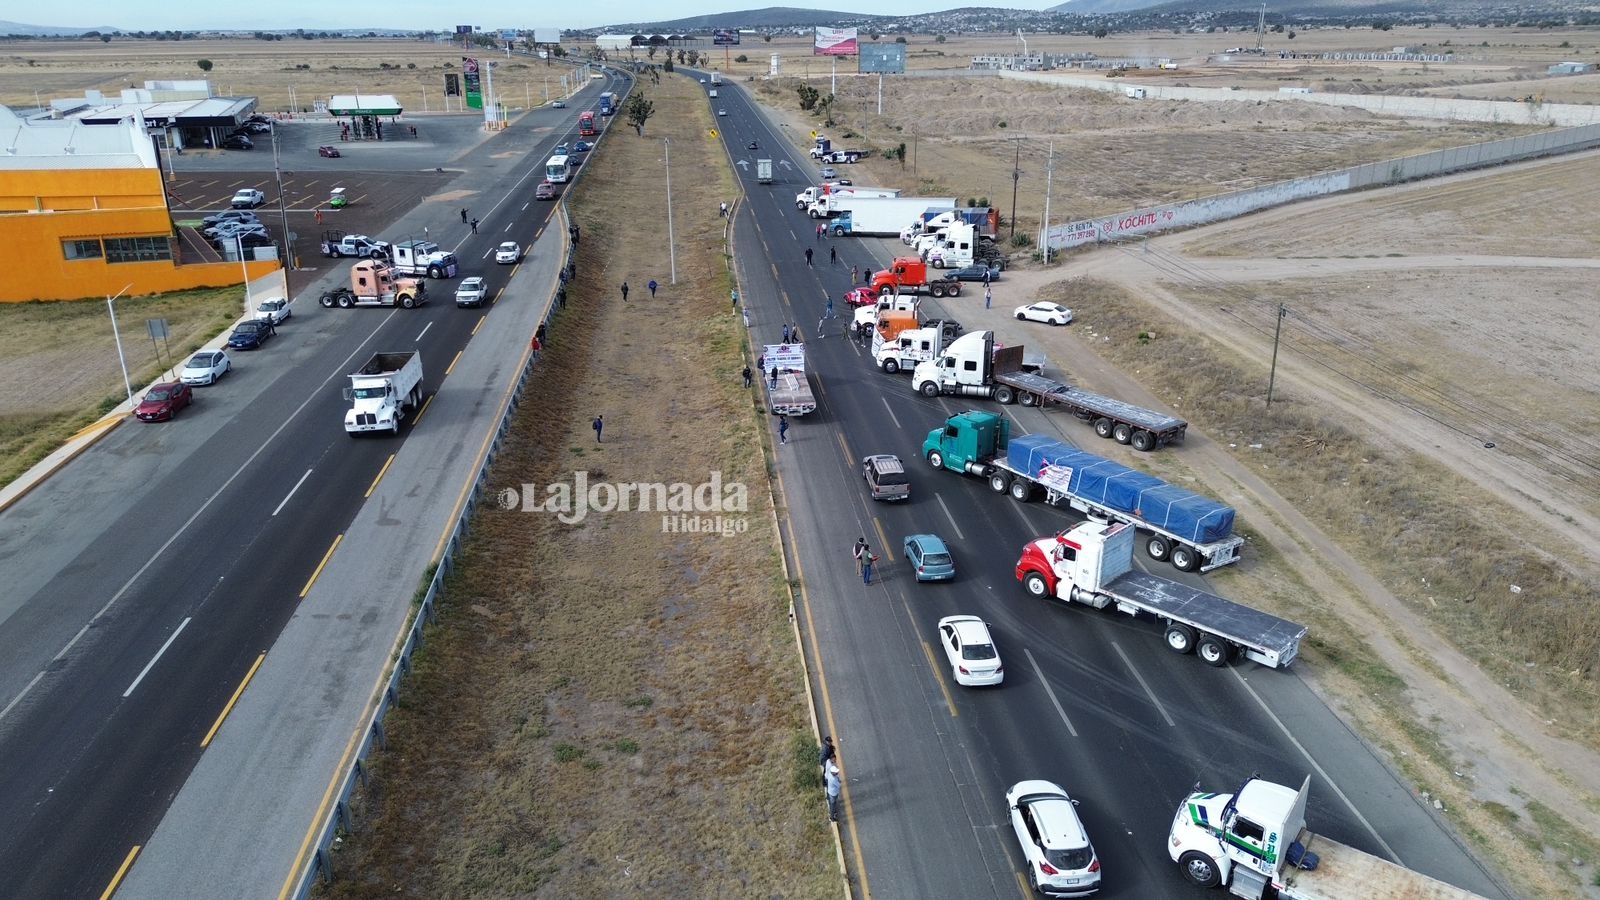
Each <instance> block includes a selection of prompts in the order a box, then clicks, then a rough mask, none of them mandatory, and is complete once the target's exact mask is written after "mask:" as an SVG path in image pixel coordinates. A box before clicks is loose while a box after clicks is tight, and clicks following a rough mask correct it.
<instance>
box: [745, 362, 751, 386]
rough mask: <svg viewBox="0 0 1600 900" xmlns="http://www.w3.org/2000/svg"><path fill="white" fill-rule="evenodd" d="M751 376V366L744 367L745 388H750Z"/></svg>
mask: <svg viewBox="0 0 1600 900" xmlns="http://www.w3.org/2000/svg"><path fill="white" fill-rule="evenodd" d="M750 374H751V373H750V367H749V366H745V367H744V386H745V387H749V386H750Z"/></svg>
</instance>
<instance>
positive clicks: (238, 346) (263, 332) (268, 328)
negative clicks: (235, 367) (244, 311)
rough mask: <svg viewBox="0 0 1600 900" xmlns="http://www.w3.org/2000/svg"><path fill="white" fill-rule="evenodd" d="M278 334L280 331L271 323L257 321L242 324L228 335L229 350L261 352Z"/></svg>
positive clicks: (236, 326)
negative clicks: (262, 347)
mask: <svg viewBox="0 0 1600 900" xmlns="http://www.w3.org/2000/svg"><path fill="white" fill-rule="evenodd" d="M277 333H278V329H277V328H275V327H274V326H273V324H272V323H271V322H263V321H261V320H260V319H257V320H255V321H253V322H240V323H239V324H238V325H235V326H234V328H233V334H230V335H228V349H230V350H260V349H261V345H262V344H265V343H266V342H267V341H268V340H270V339H271V338H272V336H273V335H275V334H277Z"/></svg>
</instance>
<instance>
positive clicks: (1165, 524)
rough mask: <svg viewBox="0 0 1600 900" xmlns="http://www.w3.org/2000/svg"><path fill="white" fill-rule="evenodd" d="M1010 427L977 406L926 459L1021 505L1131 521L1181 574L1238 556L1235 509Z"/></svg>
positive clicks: (957, 418) (938, 435) (934, 438)
mask: <svg viewBox="0 0 1600 900" xmlns="http://www.w3.org/2000/svg"><path fill="white" fill-rule="evenodd" d="M957 340H958V341H959V340H961V339H960V338H958V339H957ZM918 368H919V369H920V368H921V367H920V366H919V367H918ZM1010 424H1011V423H1010V421H1009V420H1007V419H1006V418H1004V417H1003V416H998V415H995V414H994V413H989V412H981V411H978V410H968V411H966V412H963V413H960V414H957V415H954V416H951V417H950V418H949V419H946V420H945V423H944V425H943V426H941V427H939V428H935V429H933V430H932V431H930V432H928V437H927V439H926V440H924V441H923V442H922V455H923V458H925V459H926V460H927V461H928V464H929V465H931V466H933V467H934V468H935V469H947V470H949V471H951V472H960V473H962V474H964V475H972V476H974V477H977V478H982V479H985V480H987V481H988V482H989V489H990V490H992V491H994V492H995V493H997V494H1010V495H1011V498H1012V499H1013V500H1016V501H1017V502H1018V503H1027V502H1029V501H1030V500H1033V499H1034V498H1035V497H1038V496H1040V495H1043V496H1044V498H1045V500H1046V501H1047V502H1049V503H1050V504H1051V505H1053V506H1065V507H1067V508H1068V509H1072V510H1075V511H1077V512H1080V513H1082V514H1084V515H1085V516H1088V517H1090V518H1093V519H1099V520H1102V521H1106V522H1126V523H1128V524H1130V525H1132V526H1134V527H1135V528H1137V529H1138V530H1139V531H1140V532H1141V533H1142V534H1143V536H1144V545H1145V552H1146V553H1147V554H1148V555H1149V556H1150V558H1151V559H1153V560H1156V561H1157V562H1170V563H1172V566H1173V568H1175V569H1177V570H1178V571H1180V572H1194V571H1200V572H1209V571H1211V570H1212V569H1217V568H1221V567H1222V566H1225V565H1228V564H1229V563H1232V562H1236V561H1237V560H1238V559H1239V552H1240V550H1241V549H1242V548H1243V547H1244V538H1242V537H1240V536H1239V535H1237V534H1234V533H1233V520H1234V511H1233V507H1231V506H1228V505H1227V504H1225V503H1222V502H1220V501H1217V500H1213V499H1211V498H1209V497H1205V496H1202V495H1200V494H1196V493H1194V492H1193V491H1190V490H1187V489H1185V488H1181V487H1178V486H1177V485H1173V484H1168V483H1167V482H1165V481H1162V480H1161V479H1160V478H1157V477H1156V476H1154V475H1150V474H1148V473H1146V472H1141V471H1139V470H1137V469H1132V468H1129V467H1128V466H1125V465H1123V464H1121V463H1119V462H1113V461H1111V460H1109V459H1105V458H1103V457H1099V456H1096V455H1094V454H1093V453H1089V452H1087V451H1084V450H1079V449H1078V448H1077V447H1074V446H1072V445H1071V444H1067V443H1065V442H1063V441H1058V440H1056V439H1055V438H1052V437H1049V436H1047V435H1040V434H1030V435H1023V436H1021V437H1017V438H1012V437H1011V430H1010Z"/></svg>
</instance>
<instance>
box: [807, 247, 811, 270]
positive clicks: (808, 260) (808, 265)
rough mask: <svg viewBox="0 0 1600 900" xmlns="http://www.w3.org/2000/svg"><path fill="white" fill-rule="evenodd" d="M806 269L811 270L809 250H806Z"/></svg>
mask: <svg viewBox="0 0 1600 900" xmlns="http://www.w3.org/2000/svg"><path fill="white" fill-rule="evenodd" d="M806 268H808V269H809V268H811V248H810V247H807V248H806Z"/></svg>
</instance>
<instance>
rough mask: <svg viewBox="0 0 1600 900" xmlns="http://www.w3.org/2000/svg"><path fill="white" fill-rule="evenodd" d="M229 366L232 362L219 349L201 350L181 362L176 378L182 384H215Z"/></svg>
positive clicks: (226, 372) (231, 365) (230, 366)
mask: <svg viewBox="0 0 1600 900" xmlns="http://www.w3.org/2000/svg"><path fill="white" fill-rule="evenodd" d="M231 368H233V363H231V362H229V360H228V354H226V353H224V352H222V351H221V350H201V351H200V352H199V353H196V354H195V355H193V356H191V357H189V361H188V362H186V363H184V364H183V371H181V372H179V373H178V378H179V380H181V381H182V382H183V383H184V384H215V383H216V381H217V379H218V378H221V377H222V376H224V375H226V374H228V370H229V369H231Z"/></svg>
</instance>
